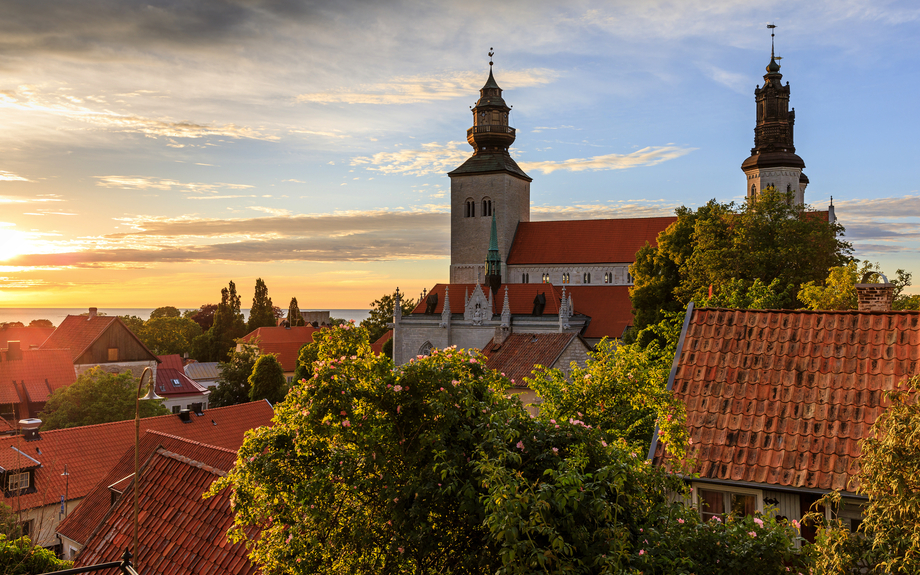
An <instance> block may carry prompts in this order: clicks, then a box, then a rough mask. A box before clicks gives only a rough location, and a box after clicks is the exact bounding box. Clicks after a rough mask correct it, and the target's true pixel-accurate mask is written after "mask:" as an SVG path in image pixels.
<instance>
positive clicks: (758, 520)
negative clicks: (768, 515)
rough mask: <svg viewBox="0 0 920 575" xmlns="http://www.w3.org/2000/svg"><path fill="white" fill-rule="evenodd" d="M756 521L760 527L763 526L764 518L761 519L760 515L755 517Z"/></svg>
mask: <svg viewBox="0 0 920 575" xmlns="http://www.w3.org/2000/svg"><path fill="white" fill-rule="evenodd" d="M754 523H756V524H757V525H758V526H759V527H763V519H760V518H759V517H755V518H754Z"/></svg>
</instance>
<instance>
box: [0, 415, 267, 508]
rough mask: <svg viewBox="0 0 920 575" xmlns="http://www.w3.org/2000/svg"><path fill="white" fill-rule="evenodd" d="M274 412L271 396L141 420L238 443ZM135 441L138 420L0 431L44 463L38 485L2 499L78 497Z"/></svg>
mask: <svg viewBox="0 0 920 575" xmlns="http://www.w3.org/2000/svg"><path fill="white" fill-rule="evenodd" d="M272 414H273V411H272V408H271V406H270V405H269V404H268V402H266V401H254V402H251V403H244V404H241V405H233V406H230V407H220V408H216V409H208V410H205V412H204V415H203V416H201V417H197V416H195V415H194V414H193V415H192V418H191V422H190V423H183V422H182V420H180V419H179V417H178V416H176V415H163V416H159V417H149V418H146V419H142V420H141V430H142V431H146V430H155V431H161V432H164V433H171V434H173V435H178V436H180V437H185V438H187V439H191V440H194V441H201V442H204V443H209V444H211V445H217V446H219V447H226V448H228V449H237V448H238V447H239V446H240V445H241V444H242V441H243V435H244V434H245V433H246V431H248V430H250V429H253V428H256V427H260V426H262V425H268V424H269V422H270V421H271V418H272ZM133 445H134V420H127V421H117V422H114V423H103V424H100V425H87V426H84V427H71V428H68V429H55V430H52V431H42V432H40V439H39V440H37V441H26V440H25V439H24V438H23V437H22V436H21V435H17V436H13V437H0V452H2V451H3V450H4V449H8V448H9V446H14V447H17V448H18V449H21V450H22V451H23V452H24V453H27V454H29V456H30V457H34V458H35V459H37V460H39V461H41V462H42V467H41V468H39V469H37V470H36V471H35V482H34V485H35V487H36V488H37V490H38V491H37V492H36V493H32V494H28V495H23V496H20V497H11V498H4V499H3V501H4V502H5V503H6V504H7V505H10V506H11V507H13V509H19V508H20V506H21V508H22V509H30V508H32V507H39V506H42V505H53V504H57V503H58V502H59V501H60V498H61V495H64V494H65V488H66V490H67V495H68V497H69V498H70V499H80V498H81V497H83V496H85V495H86V494H87V493H88V492H89V491H90V490H91V489H92V488H93V487H95V486H96V484H97V483H98V482H99V480H100V479H101V478H102V477H104V476H105V474H106V473H107V472H108V471H109V469H111V468H112V465H114V464H115V462H117V461H118V459H119V458H120V457H121V456H122V455H123V454H124V452H125V450H126V449H128V448H129V447H131V446H133ZM39 451H40V453H39ZM65 464H66V465H67V471H68V472H69V473H70V481H69V486H68V485H66V484H65V481H64V477H61V472H62V471H63V470H64V465H65Z"/></svg>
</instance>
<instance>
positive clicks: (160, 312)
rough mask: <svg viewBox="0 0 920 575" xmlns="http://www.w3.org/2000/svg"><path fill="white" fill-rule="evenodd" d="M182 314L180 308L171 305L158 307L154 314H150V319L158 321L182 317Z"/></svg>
mask: <svg viewBox="0 0 920 575" xmlns="http://www.w3.org/2000/svg"><path fill="white" fill-rule="evenodd" d="M181 316H182V312H180V311H179V309H178V308H175V307H173V306H171V305H167V306H164V307H158V308H156V309H155V310H153V311H152V312H150V319H156V318H160V317H181Z"/></svg>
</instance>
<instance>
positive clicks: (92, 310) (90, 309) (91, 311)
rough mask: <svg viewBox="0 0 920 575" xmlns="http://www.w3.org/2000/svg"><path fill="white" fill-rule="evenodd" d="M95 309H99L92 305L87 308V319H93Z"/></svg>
mask: <svg viewBox="0 0 920 575" xmlns="http://www.w3.org/2000/svg"><path fill="white" fill-rule="evenodd" d="M97 311H99V310H98V308H94V307H91V308H89V318H88V319H93V318H94V317H96V312H97Z"/></svg>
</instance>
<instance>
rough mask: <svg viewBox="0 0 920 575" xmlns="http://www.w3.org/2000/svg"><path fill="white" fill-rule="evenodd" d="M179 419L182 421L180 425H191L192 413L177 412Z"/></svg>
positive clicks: (187, 411)
mask: <svg viewBox="0 0 920 575" xmlns="http://www.w3.org/2000/svg"><path fill="white" fill-rule="evenodd" d="M179 419H181V420H182V423H191V422H192V412H191V411H189V410H188V409H183V410H182V411H180V412H179Z"/></svg>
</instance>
